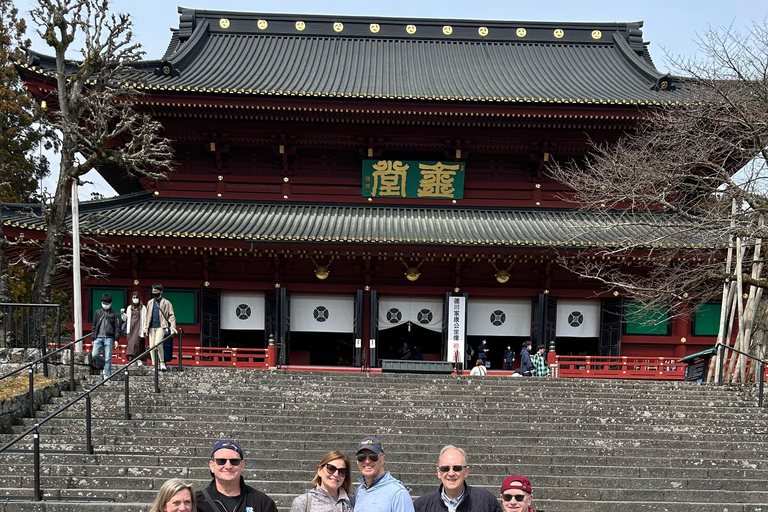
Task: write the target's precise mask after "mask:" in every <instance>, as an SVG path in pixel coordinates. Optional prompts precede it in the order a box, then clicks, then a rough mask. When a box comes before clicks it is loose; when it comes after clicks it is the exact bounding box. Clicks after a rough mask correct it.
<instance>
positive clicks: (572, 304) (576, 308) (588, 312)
mask: <svg viewBox="0 0 768 512" xmlns="http://www.w3.org/2000/svg"><path fill="white" fill-rule="evenodd" d="M555 332H556V335H557V336H562V337H567V338H597V337H598V336H600V301H599V300H558V301H557V329H556V330H555Z"/></svg>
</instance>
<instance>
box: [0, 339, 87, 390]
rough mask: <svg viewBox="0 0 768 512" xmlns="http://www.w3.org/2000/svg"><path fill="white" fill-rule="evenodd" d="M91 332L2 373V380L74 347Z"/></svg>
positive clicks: (0, 378)
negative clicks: (8, 371)
mask: <svg viewBox="0 0 768 512" xmlns="http://www.w3.org/2000/svg"><path fill="white" fill-rule="evenodd" d="M91 334H92V333H89V334H86V335H85V336H83V337H82V338H80V339H79V340H74V341H70V342H69V343H67V344H66V345H64V346H61V347H59V348H57V349H56V350H54V351H53V352H49V353H47V354H45V355H44V356H40V357H38V358H37V359H35V360H34V361H32V362H29V363H27V364H25V365H24V366H20V367H18V368H16V369H15V370H13V371H12V372H10V373H6V374H5V375H0V380H3V379H7V378H8V377H11V376H12V375H15V374H17V373H19V372H22V371H24V370H26V369H27V368H30V367H32V366H35V365H38V364H40V363H41V362H43V361H44V360H45V359H47V358H49V357H51V356H52V355H54V354H57V353H59V352H61V351H62V350H66V349H68V348H72V347H74V346H75V345H76V344H78V343H80V342H81V341H83V340H84V339H85V338H87V337H88V336H90V335H91ZM46 373H47V372H46ZM46 376H47V375H46Z"/></svg>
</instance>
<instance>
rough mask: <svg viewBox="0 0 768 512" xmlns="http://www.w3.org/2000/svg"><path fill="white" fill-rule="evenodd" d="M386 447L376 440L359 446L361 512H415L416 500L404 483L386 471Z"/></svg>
mask: <svg viewBox="0 0 768 512" xmlns="http://www.w3.org/2000/svg"><path fill="white" fill-rule="evenodd" d="M385 459H386V457H385V456H384V448H383V447H382V446H381V441H379V440H378V439H376V438H375V437H366V438H365V439H362V440H361V441H360V442H359V443H357V467H358V468H359V469H360V473H362V474H363V476H362V477H361V478H359V479H358V482H359V483H360V486H359V487H358V488H357V491H356V492H355V511H357V512H413V499H412V498H411V495H410V494H408V490H407V489H406V488H405V486H404V485H403V483H402V482H401V481H400V480H397V479H396V478H395V477H393V476H392V475H391V474H390V473H389V471H384V461H385Z"/></svg>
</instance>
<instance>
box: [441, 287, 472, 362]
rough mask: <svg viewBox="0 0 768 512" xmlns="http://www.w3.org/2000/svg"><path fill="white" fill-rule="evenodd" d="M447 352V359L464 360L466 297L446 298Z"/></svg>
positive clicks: (453, 360)
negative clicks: (447, 315)
mask: <svg viewBox="0 0 768 512" xmlns="http://www.w3.org/2000/svg"><path fill="white" fill-rule="evenodd" d="M448 312H449V315H450V316H449V318H448V354H447V359H446V360H447V361H450V362H452V363H455V362H457V361H458V362H460V363H462V362H464V351H465V348H464V345H465V343H466V339H465V336H464V333H465V332H466V331H467V299H466V297H451V298H449V299H448ZM457 358H458V359H457Z"/></svg>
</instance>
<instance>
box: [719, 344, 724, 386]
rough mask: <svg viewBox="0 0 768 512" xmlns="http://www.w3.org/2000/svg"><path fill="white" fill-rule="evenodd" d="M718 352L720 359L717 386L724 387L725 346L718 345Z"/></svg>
mask: <svg viewBox="0 0 768 512" xmlns="http://www.w3.org/2000/svg"><path fill="white" fill-rule="evenodd" d="M717 350H718V355H717V357H718V358H719V359H720V364H719V371H718V372H717V385H718V386H722V385H723V363H724V360H725V345H723V344H722V343H718V344H717Z"/></svg>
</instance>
